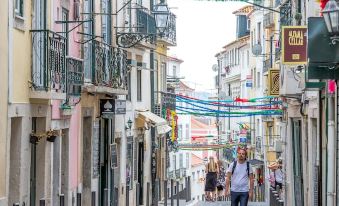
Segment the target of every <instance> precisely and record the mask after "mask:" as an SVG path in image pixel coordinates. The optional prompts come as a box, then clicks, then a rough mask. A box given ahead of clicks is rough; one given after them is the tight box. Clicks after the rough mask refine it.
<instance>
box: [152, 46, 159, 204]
mask: <svg viewBox="0 0 339 206" xmlns="http://www.w3.org/2000/svg"><path fill="white" fill-rule="evenodd" d="M150 69H151V70H150V79H151V95H150V96H151V112H153V113H154V50H151V53H150ZM151 142H152V143H151V144H152V146H151V148H152V151H151V185H152V189H151V190H152V205H158V200H157V199H158V198H157V190H156V187H157V177H156V175H157V170H156V167H155V168H152V167H153V165H152V162H153V159H154V160H155V161H157V159H156V157H157V156H156V150H155V144H156V136H155V129H154V127H152V128H151Z"/></svg>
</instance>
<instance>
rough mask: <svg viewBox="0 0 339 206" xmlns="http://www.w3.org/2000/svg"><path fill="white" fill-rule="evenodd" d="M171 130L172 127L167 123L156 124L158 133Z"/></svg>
mask: <svg viewBox="0 0 339 206" xmlns="http://www.w3.org/2000/svg"><path fill="white" fill-rule="evenodd" d="M171 130H172V128H171V127H170V126H168V125H167V124H165V125H160V126H157V132H158V134H166V133H167V132H170V131H171Z"/></svg>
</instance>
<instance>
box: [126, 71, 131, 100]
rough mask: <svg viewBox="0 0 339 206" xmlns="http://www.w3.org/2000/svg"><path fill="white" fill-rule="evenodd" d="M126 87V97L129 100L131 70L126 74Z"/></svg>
mask: <svg viewBox="0 0 339 206" xmlns="http://www.w3.org/2000/svg"><path fill="white" fill-rule="evenodd" d="M127 89H128V95H127V97H126V99H127V100H129V101H131V90H132V88H131V72H128V74H127Z"/></svg>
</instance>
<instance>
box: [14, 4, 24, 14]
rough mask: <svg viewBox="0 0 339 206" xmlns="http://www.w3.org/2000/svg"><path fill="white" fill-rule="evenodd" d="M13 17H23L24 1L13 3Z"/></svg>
mask: <svg viewBox="0 0 339 206" xmlns="http://www.w3.org/2000/svg"><path fill="white" fill-rule="evenodd" d="M15 15H17V16H20V17H24V0H16V1H15Z"/></svg>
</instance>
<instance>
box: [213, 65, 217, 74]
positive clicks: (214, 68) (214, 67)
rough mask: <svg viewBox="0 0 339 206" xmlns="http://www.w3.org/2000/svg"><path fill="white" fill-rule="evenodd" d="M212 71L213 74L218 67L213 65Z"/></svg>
mask: <svg viewBox="0 0 339 206" xmlns="http://www.w3.org/2000/svg"><path fill="white" fill-rule="evenodd" d="M212 70H213V71H214V72H216V71H218V65H216V64H213V66H212Z"/></svg>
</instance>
